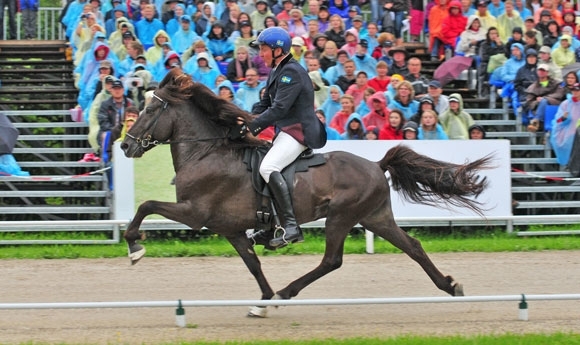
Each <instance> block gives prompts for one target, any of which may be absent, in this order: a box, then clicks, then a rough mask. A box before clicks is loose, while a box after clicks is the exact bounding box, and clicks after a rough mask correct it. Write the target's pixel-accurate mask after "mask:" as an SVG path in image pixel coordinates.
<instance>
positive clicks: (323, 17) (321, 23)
mask: <svg viewBox="0 0 580 345" xmlns="http://www.w3.org/2000/svg"><path fill="white" fill-rule="evenodd" d="M318 28H319V30H320V32H326V31H327V30H328V29H329V28H330V12H329V11H328V7H326V6H325V5H321V6H320V11H319V12H318Z"/></svg>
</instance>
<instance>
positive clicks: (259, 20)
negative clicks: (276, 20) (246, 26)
mask: <svg viewBox="0 0 580 345" xmlns="http://www.w3.org/2000/svg"><path fill="white" fill-rule="evenodd" d="M270 16H274V13H272V11H271V10H270V7H268V1H267V0H257V1H256V10H255V11H253V12H251V13H250V19H251V20H252V25H253V26H254V29H255V30H256V31H258V32H260V31H262V30H264V29H265V28H266V26H265V25H264V21H265V20H266V18H267V17H270Z"/></svg>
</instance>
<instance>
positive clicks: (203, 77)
mask: <svg viewBox="0 0 580 345" xmlns="http://www.w3.org/2000/svg"><path fill="white" fill-rule="evenodd" d="M196 60H197V65H198V67H197V69H196V70H195V71H194V72H193V74H192V75H191V76H192V77H193V80H195V81H196V82H198V83H201V84H203V85H205V86H207V87H208V88H212V87H213V85H215V81H216V79H217V77H218V75H219V74H220V72H219V71H217V70H215V69H214V68H211V66H210V65H209V57H208V54H207V53H199V54H197V57H196ZM230 83H231V82H230Z"/></svg>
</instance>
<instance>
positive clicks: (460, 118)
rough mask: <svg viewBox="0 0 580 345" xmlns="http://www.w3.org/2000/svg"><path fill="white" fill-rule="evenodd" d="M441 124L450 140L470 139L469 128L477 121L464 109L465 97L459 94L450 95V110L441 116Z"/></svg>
mask: <svg viewBox="0 0 580 345" xmlns="http://www.w3.org/2000/svg"><path fill="white" fill-rule="evenodd" d="M439 123H440V124H441V126H442V127H443V130H444V131H445V133H447V136H448V137H449V139H469V131H468V129H469V127H471V126H472V125H473V124H474V123H475V121H473V118H472V117H471V114H469V113H468V112H466V111H465V110H464V109H463V97H461V95H460V94H458V93H452V94H451V95H449V109H447V111H444V112H443V113H441V114H440V115H439Z"/></svg>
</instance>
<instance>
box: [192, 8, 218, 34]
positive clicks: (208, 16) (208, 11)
mask: <svg viewBox="0 0 580 345" xmlns="http://www.w3.org/2000/svg"><path fill="white" fill-rule="evenodd" d="M194 21H195V33H196V34H197V35H198V36H199V37H203V36H204V35H206V33H207V31H209V28H210V27H211V25H212V24H213V23H215V22H216V21H217V18H216V16H215V4H214V3H213V2H212V1H206V2H204V4H203V6H202V9H201V13H200V14H199V15H198V16H197V19H195V20H194Z"/></svg>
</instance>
